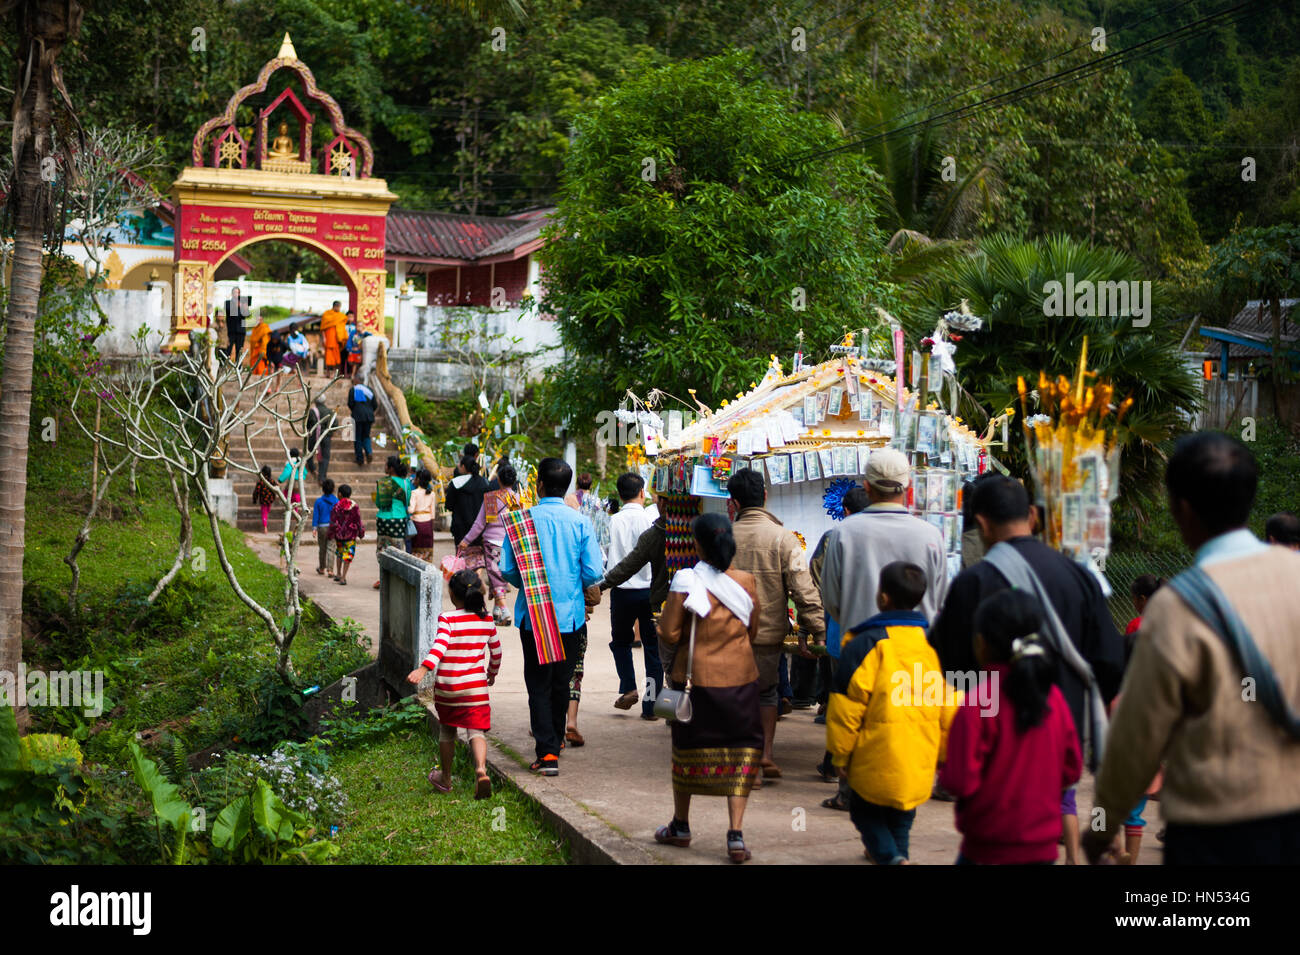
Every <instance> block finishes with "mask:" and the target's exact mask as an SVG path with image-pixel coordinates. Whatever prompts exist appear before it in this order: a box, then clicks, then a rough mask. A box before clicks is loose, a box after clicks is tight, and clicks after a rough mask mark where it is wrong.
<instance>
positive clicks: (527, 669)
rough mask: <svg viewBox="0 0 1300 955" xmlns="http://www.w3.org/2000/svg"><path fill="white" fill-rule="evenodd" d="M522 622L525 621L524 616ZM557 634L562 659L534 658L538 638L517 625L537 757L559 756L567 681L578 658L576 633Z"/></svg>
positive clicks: (566, 713)
mask: <svg viewBox="0 0 1300 955" xmlns="http://www.w3.org/2000/svg"><path fill="white" fill-rule="evenodd" d="M524 622H525V623H527V622H528V617H527V615H525V616H524ZM586 629H587V628H586V627H585V626H584V627H582V629H581V630H578V631H575V632H574V633H562V634H560V642H561V643H563V644H564V659H563V660H561V661H560V662H559V663H539V662H538V661H537V640H536V638H535V637H534V636H533V631H532V630H524V629H522V628H520V630H519V637H520V642H521V643H522V644H523V649H524V686H525V687H526V688H527V689H528V722H529V725H530V726H531V727H532V730H533V743H534V746H535V749H536V752H537V758H538V759H541V758H542V757H543V756H559V755H560V743H562V742H563V741H564V726H565V722H566V720H567V718H568V714H569V680H570V678H572V676H573V667H574V664H575V663H576V662H577V659H578V640H577V637H578V635H579V634H583V635H584V636H585V634H586Z"/></svg>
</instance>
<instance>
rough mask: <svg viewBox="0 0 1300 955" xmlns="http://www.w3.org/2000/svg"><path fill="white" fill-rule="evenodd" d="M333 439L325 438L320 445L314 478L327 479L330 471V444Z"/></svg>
mask: <svg viewBox="0 0 1300 955" xmlns="http://www.w3.org/2000/svg"><path fill="white" fill-rule="evenodd" d="M332 440H334V439H333V438H326V439H325V440H324V441H322V442H321V443H320V463H319V464H318V466H317V473H316V477H318V478H319V479H320V480H322V481H323V480H325V479H326V478H327V477H329V470H330V442H331V441H332Z"/></svg>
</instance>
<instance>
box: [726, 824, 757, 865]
mask: <svg viewBox="0 0 1300 955" xmlns="http://www.w3.org/2000/svg"><path fill="white" fill-rule="evenodd" d="M727 858H729V859H730V860H731V861H732V862H734V863H736V864H737V865H740V863H742V862H748V861H749V860H750V859H752V858H754V853H752V852H750V851H749V850H748V849H746V848H745V837H744V835H743V834H741V832H740V830H739V829H732V830H730V831H728V832H727Z"/></svg>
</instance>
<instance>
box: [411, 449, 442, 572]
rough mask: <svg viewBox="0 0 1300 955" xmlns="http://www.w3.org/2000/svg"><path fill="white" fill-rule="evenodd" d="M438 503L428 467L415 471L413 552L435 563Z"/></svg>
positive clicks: (412, 513) (412, 497) (414, 554)
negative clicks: (434, 534) (434, 536)
mask: <svg viewBox="0 0 1300 955" xmlns="http://www.w3.org/2000/svg"><path fill="white" fill-rule="evenodd" d="M436 503H437V495H435V494H434V493H433V475H432V474H430V473H429V469H428V468H420V470H418V471H416V472H415V489H414V490H412V491H411V506H410V511H411V522H412V523H413V524H415V537H413V538H411V554H412V555H413V556H415V557H418V558H420V560H423V561H426V562H428V563H430V564H432V563H433V512H434V506H435V504H436Z"/></svg>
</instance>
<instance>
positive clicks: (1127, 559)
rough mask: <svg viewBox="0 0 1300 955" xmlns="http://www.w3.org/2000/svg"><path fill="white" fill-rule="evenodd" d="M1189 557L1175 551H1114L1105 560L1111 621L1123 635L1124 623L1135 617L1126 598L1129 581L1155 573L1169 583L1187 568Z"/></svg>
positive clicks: (1131, 599) (1133, 610) (1130, 598)
mask: <svg viewBox="0 0 1300 955" xmlns="http://www.w3.org/2000/svg"><path fill="white" fill-rule="evenodd" d="M1191 563H1192V558H1191V555H1190V554H1184V553H1179V552H1175V551H1167V550H1166V551H1132V550H1130V551H1116V552H1114V553H1111V554H1109V555H1108V556H1107V557H1106V567H1105V572H1106V579H1107V580H1109V581H1110V586H1111V590H1112V593H1111V596H1110V600H1109V601H1108V604H1109V606H1110V615H1111V618H1112V619H1113V620H1114V621H1115V626H1116V627H1118V628H1119V632H1120V633H1123V632H1124V628H1125V627H1126V626H1128V622H1129V621H1130V620H1132V619H1133V618H1134V617H1136V616H1137V610H1136V609H1135V608H1134V606H1133V598H1132V596H1130V588H1131V587H1132V585H1133V581H1134V580H1136V579H1137V578H1138V577H1141V576H1142V575H1143V574H1155V575H1156V576H1157V577H1163V578H1165V580H1170V579H1171V578H1172V577H1173V576H1174V575H1175V574H1177V573H1178V572H1179V571H1182V570H1186V569H1187V568H1188V567H1190V566H1191Z"/></svg>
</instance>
